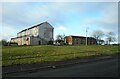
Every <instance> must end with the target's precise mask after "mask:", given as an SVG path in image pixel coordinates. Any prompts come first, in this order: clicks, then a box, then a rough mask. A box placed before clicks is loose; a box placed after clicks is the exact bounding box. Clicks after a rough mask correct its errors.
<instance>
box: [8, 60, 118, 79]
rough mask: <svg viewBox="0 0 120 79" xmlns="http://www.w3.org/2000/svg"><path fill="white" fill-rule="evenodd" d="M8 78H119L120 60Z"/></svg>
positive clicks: (16, 74)
mask: <svg viewBox="0 0 120 79" xmlns="http://www.w3.org/2000/svg"><path fill="white" fill-rule="evenodd" d="M6 77H118V58H112V59H107V60H100V61H94V62H88V63H83V64H75V65H71V66H66V67H61V68H57V67H53V68H52V69H48V70H38V71H35V72H31V73H13V74H7V75H6Z"/></svg>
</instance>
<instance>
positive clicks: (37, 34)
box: [10, 22, 54, 45]
mask: <svg viewBox="0 0 120 79" xmlns="http://www.w3.org/2000/svg"><path fill="white" fill-rule="evenodd" d="M53 33H54V28H53V27H52V25H50V24H49V23H48V22H43V23H41V24H38V25H35V26H32V27H30V28H27V29H24V30H22V31H20V32H19V33H17V37H16V38H11V41H10V42H14V43H18V45H43V44H49V43H50V42H51V41H53V40H54V39H53Z"/></svg>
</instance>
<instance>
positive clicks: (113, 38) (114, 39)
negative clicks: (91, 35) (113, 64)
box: [106, 32, 116, 45]
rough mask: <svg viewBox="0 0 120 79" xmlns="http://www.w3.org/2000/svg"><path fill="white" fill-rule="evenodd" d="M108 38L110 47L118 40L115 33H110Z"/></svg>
mask: <svg viewBox="0 0 120 79" xmlns="http://www.w3.org/2000/svg"><path fill="white" fill-rule="evenodd" d="M106 36H107V41H108V43H109V45H110V43H111V42H115V41H116V38H115V33H114V32H108V34H107V35H106Z"/></svg>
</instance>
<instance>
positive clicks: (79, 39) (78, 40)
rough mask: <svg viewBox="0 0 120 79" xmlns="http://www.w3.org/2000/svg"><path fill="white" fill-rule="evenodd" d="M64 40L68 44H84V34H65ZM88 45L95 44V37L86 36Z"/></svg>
mask: <svg viewBox="0 0 120 79" xmlns="http://www.w3.org/2000/svg"><path fill="white" fill-rule="evenodd" d="M64 42H65V43H67V44H69V45H86V37H84V36H72V35H70V36H66V37H65V38H64ZM87 44H88V45H96V44H97V41H96V39H95V38H92V37H87Z"/></svg>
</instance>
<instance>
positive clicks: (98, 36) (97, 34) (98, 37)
mask: <svg viewBox="0 0 120 79" xmlns="http://www.w3.org/2000/svg"><path fill="white" fill-rule="evenodd" d="M103 36H104V33H103V32H102V31H101V30H96V31H94V32H93V33H92V37H94V38H95V39H96V41H97V44H100V40H101V38H102V37H103Z"/></svg>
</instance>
